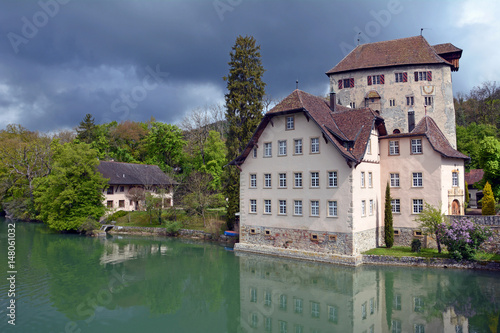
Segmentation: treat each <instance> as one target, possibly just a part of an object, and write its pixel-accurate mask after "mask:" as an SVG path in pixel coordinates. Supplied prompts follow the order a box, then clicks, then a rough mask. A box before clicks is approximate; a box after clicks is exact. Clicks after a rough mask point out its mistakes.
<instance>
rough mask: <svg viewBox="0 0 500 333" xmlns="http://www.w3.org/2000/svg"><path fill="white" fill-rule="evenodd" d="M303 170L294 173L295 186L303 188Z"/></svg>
mask: <svg viewBox="0 0 500 333" xmlns="http://www.w3.org/2000/svg"><path fill="white" fill-rule="evenodd" d="M302 183H303V182H302V172H294V173H293V186H294V187H295V188H302V186H303V185H302Z"/></svg>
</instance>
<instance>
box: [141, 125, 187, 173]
mask: <svg viewBox="0 0 500 333" xmlns="http://www.w3.org/2000/svg"><path fill="white" fill-rule="evenodd" d="M145 140H146V151H147V159H146V161H145V162H146V163H148V164H154V165H158V166H159V167H160V169H162V170H163V171H164V172H171V171H172V170H173V169H174V168H176V167H181V166H182V164H183V161H184V159H185V158H184V152H183V147H184V146H185V145H186V141H185V140H184V139H183V134H182V131H181V129H180V128H179V127H177V126H175V125H171V124H165V123H160V122H153V123H151V128H150V131H149V133H148V134H147V136H146V138H145Z"/></svg>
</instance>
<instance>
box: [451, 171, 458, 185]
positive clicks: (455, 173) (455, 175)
mask: <svg viewBox="0 0 500 333" xmlns="http://www.w3.org/2000/svg"><path fill="white" fill-rule="evenodd" d="M451 186H452V187H459V181H458V171H453V172H452V173H451Z"/></svg>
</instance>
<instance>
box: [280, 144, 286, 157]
mask: <svg viewBox="0 0 500 333" xmlns="http://www.w3.org/2000/svg"><path fill="white" fill-rule="evenodd" d="M278 155H279V156H285V155H286V140H281V141H278Z"/></svg>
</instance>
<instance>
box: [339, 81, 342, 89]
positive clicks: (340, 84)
mask: <svg viewBox="0 0 500 333" xmlns="http://www.w3.org/2000/svg"><path fill="white" fill-rule="evenodd" d="M338 83H339V89H342V80H339V82H338Z"/></svg>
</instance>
